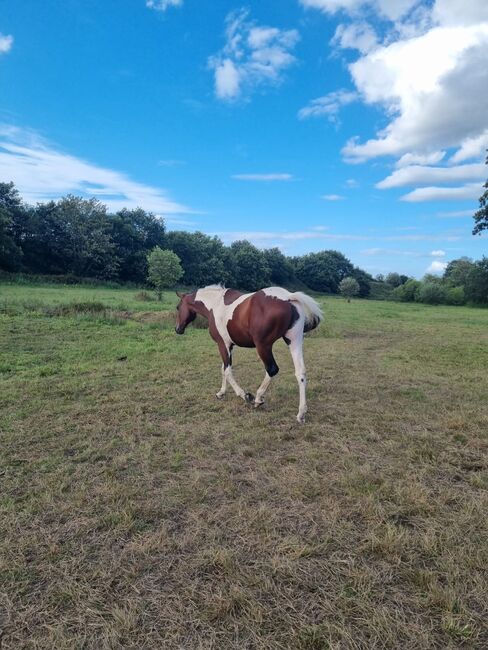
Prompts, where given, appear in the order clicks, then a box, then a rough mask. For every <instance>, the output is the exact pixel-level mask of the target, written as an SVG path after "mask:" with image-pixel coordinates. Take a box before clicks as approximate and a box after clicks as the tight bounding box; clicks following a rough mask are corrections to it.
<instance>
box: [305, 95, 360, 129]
mask: <svg viewBox="0 0 488 650" xmlns="http://www.w3.org/2000/svg"><path fill="white" fill-rule="evenodd" d="M357 99H358V95H357V93H355V92H351V91H349V90H344V89H341V90H335V91H334V92H331V93H329V94H328V95H325V96H324V97H317V98H316V99H312V101H311V102H310V103H309V105H308V106H305V107H304V108H301V109H300V110H299V111H298V117H299V118H300V119H301V120H303V119H305V118H307V117H321V116H323V115H325V116H327V117H328V118H329V120H330V121H331V122H334V123H336V124H337V123H338V115H339V111H340V110H341V108H342V107H343V106H347V104H351V103H352V102H355V101H356V100H357Z"/></svg>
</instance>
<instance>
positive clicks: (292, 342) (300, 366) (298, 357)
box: [285, 319, 307, 424]
mask: <svg viewBox="0 0 488 650" xmlns="http://www.w3.org/2000/svg"><path fill="white" fill-rule="evenodd" d="M285 340H286V342H287V344H288V347H289V348H290V354H291V357H292V359H293V365H294V366H295V377H296V378H297V382H298V390H299V394H300V404H299V407H298V414H297V422H299V423H300V424H303V422H305V413H306V412H307V396H306V389H307V374H306V372H305V361H304V359H303V319H300V320H299V321H298V322H297V323H295V325H294V326H293V328H292V329H291V330H288V332H287V333H286V339H285Z"/></svg>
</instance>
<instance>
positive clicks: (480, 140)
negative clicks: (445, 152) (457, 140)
mask: <svg viewBox="0 0 488 650" xmlns="http://www.w3.org/2000/svg"><path fill="white" fill-rule="evenodd" d="M486 149H488V129H486V131H484V132H483V133H482V134H481V135H478V136H476V137H474V138H466V140H464V141H463V142H462V144H461V146H460V148H459V149H458V150H457V151H456V153H455V154H454V155H453V156H452V157H451V158H450V159H449V162H450V163H459V162H463V161H464V160H469V159H470V158H480V157H481V156H482V155H483V154H484V153H485V151H486Z"/></svg>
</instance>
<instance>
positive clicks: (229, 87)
mask: <svg viewBox="0 0 488 650" xmlns="http://www.w3.org/2000/svg"><path fill="white" fill-rule="evenodd" d="M240 83H241V74H240V72H239V69H238V68H237V66H236V65H235V64H234V62H233V61H232V60H231V59H223V61H221V62H220V63H218V64H217V65H216V67H215V93H216V95H217V97H218V98H219V99H233V98H234V97H237V95H239V93H240Z"/></svg>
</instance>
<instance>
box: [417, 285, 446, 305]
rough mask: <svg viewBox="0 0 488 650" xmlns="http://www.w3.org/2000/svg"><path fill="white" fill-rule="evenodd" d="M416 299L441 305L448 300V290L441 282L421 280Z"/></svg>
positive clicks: (428, 303)
mask: <svg viewBox="0 0 488 650" xmlns="http://www.w3.org/2000/svg"><path fill="white" fill-rule="evenodd" d="M415 300H416V302H423V303H425V304H426V305H441V304H442V303H446V302H447V290H446V288H445V287H443V286H442V285H441V284H437V283H434V282H421V283H420V286H419V287H418V289H417V290H416V292H415Z"/></svg>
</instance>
